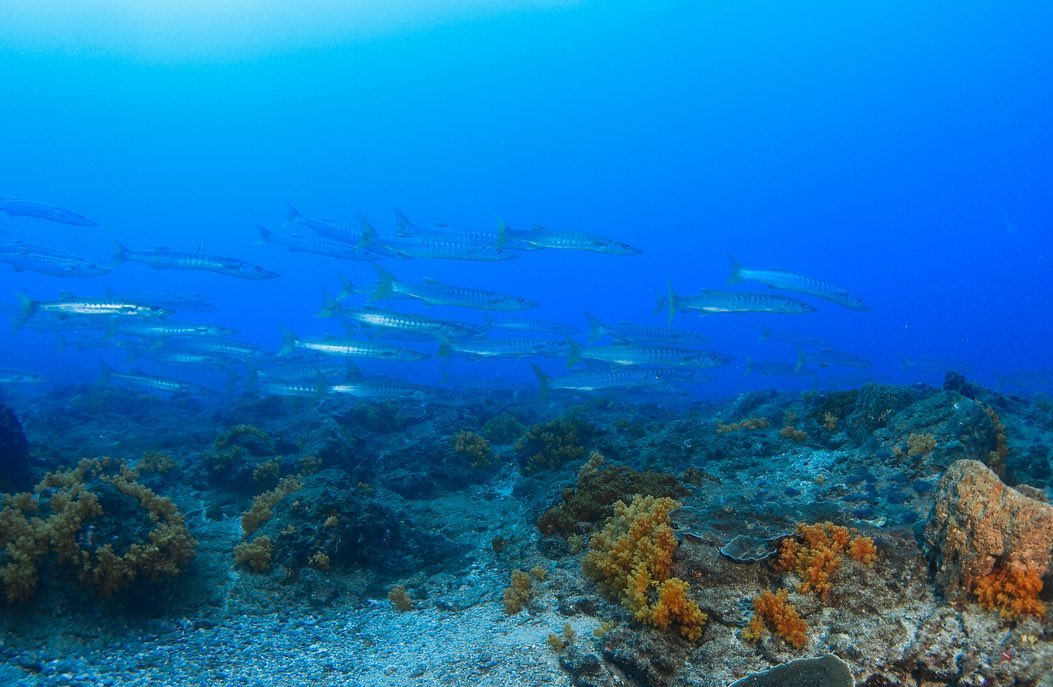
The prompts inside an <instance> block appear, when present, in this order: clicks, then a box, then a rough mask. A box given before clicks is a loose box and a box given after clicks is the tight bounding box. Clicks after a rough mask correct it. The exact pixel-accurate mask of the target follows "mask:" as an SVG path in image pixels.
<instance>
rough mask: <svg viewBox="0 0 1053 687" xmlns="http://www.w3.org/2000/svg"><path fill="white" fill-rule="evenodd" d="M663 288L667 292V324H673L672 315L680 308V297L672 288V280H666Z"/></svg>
mask: <svg viewBox="0 0 1053 687" xmlns="http://www.w3.org/2000/svg"><path fill="white" fill-rule="evenodd" d="M665 288H666V291H667V292H668V293H667V300H668V303H667V305H668V307H669V316H668V321H669V324H673V315H675V314H676V311H677V310H679V309H680V303H679V299H680V297H679V296H678V295H677V294H676V291H674V290H673V282H671V281H667V282H666V283H665Z"/></svg>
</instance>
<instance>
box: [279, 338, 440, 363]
mask: <svg viewBox="0 0 1053 687" xmlns="http://www.w3.org/2000/svg"><path fill="white" fill-rule="evenodd" d="M292 345H293V346H294V347H295V348H300V349H303V350H305V351H313V352H314V353H321V354H322V355H331V356H342V357H346V358H376V359H379V360H402V361H409V360H423V359H424V358H425V357H426V356H425V355H424V354H423V353H421V352H420V351H414V350H411V349H408V348H400V347H398V346H387V345H385V344H378V343H373V342H371V341H342V340H338V339H332V340H324V341H304V340H302V339H296V340H295V341H294V342H293V344H292Z"/></svg>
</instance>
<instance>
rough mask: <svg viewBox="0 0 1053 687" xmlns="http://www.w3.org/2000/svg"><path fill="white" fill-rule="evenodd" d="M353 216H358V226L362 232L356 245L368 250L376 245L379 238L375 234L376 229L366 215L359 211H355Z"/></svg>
mask: <svg viewBox="0 0 1053 687" xmlns="http://www.w3.org/2000/svg"><path fill="white" fill-rule="evenodd" d="M355 216H356V217H358V226H359V229H360V231H361V232H362V238H360V239H359V240H358V247H359V248H365V249H366V250H369V249H370V248H372V247H373V246H375V245H377V243H378V242H379V240H380V235H379V234H377V230H376V229H375V228H374V227H373V225H372V224H370V222H369V220H368V219H366V216H365V215H363V214H362V213H361V212H355Z"/></svg>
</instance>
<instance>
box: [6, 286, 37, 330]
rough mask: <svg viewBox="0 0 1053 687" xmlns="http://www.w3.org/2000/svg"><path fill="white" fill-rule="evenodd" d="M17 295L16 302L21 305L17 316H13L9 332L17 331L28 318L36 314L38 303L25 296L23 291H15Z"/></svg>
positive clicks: (24, 324)
mask: <svg viewBox="0 0 1053 687" xmlns="http://www.w3.org/2000/svg"><path fill="white" fill-rule="evenodd" d="M15 295H16V296H18V302H19V304H20V305H21V306H22V309H21V310H20V311H19V313H18V317H16V318H15V321H14V323H13V324H12V326H11V332H12V333H14V332H17V331H18V330H19V329H21V328H22V327H24V326H26V322H29V318H31V317H33V315H36V314H37V309H38V308H39V306H40V304H39V303H38V302H37V301H35V300H33V299H32V298H30V297H29V296H27V295H26V294H24V293H16V294H15Z"/></svg>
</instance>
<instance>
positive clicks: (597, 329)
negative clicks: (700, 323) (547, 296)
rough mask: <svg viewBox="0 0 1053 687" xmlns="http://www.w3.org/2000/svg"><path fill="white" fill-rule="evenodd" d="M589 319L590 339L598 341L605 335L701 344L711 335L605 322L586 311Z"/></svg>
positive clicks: (616, 338) (639, 339)
mask: <svg viewBox="0 0 1053 687" xmlns="http://www.w3.org/2000/svg"><path fill="white" fill-rule="evenodd" d="M585 317H586V318H587V319H588V320H589V341H596V340H597V339H600V338H603V337H604V336H607V337H610V338H612V339H615V340H618V341H635V342H642V341H657V342H662V343H683V344H696V345H701V344H705V343H708V342H709V337H708V336H705V335H704V334H699V333H698V332H691V331H687V330H685V329H672V328H670V327H653V326H651V325H640V324H633V323H631V322H616V323H614V324H604V323H603V322H601V321H600V320H599V319H598V318H596V317H595V316H594V315H592V314H591V313H585Z"/></svg>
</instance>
